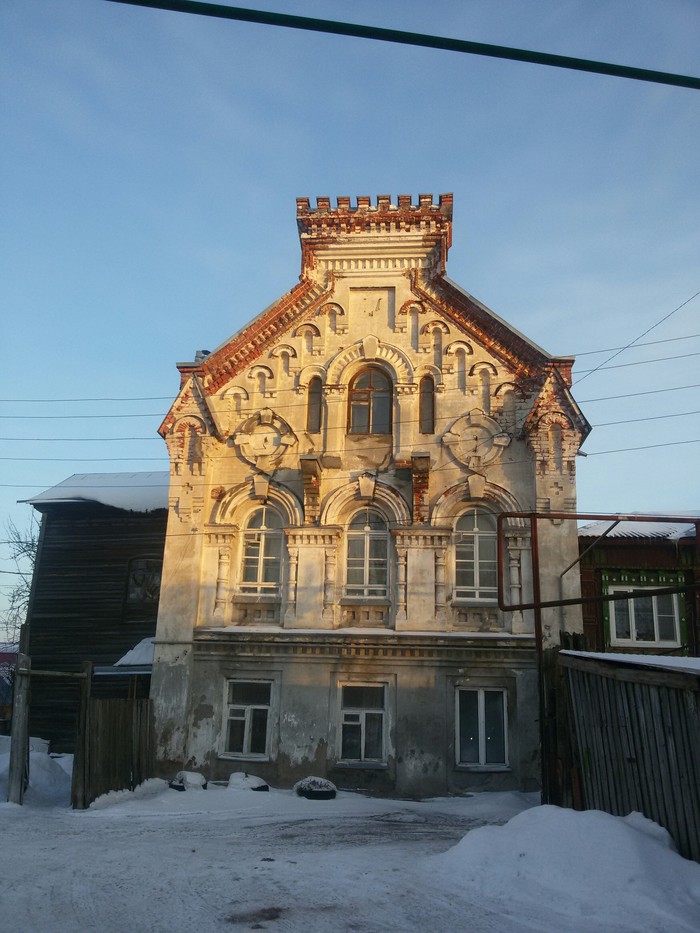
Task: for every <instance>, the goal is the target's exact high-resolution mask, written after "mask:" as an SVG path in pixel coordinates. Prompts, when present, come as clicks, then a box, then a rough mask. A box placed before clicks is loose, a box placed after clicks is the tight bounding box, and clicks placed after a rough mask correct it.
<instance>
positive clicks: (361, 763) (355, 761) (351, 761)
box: [337, 680, 390, 768]
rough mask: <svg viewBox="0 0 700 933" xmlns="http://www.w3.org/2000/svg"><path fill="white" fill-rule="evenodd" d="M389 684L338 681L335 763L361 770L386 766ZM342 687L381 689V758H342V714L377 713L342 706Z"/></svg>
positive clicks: (381, 682) (371, 681)
mask: <svg viewBox="0 0 700 933" xmlns="http://www.w3.org/2000/svg"><path fill="white" fill-rule="evenodd" d="M389 686H390V685H389V683H388V682H387V681H385V680H340V681H338V684H337V691H338V761H337V763H338V764H339V765H341V766H345V767H363V768H385V767H386V766H387V754H388V752H387V749H388V743H387V739H388V731H387V727H388V718H389V711H388V703H389ZM343 687H383V688H384V705H383V707H382V711H381V712H382V757H381V758H343V725H344V714H345V713H346V712H347V713H360V715H361V716H362V714H363V713H367V712H377V711H378V710H367V709H359V708H358V709H355V708H354V707H347V708H346V707H344V706H343ZM364 735H365V728H364V718H363V720H362V726H361V745H362V746H363V747H364V744H365V743H364Z"/></svg>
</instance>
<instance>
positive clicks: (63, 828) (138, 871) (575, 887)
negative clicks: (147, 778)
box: [0, 755, 700, 933]
mask: <svg viewBox="0 0 700 933" xmlns="http://www.w3.org/2000/svg"><path fill="white" fill-rule="evenodd" d="M36 757H37V756H35V755H33V756H32V758H33V759H34V758H36ZM43 759H44V760H43V762H42V764H41V767H39V766H38V764H37V762H34V767H33V772H32V773H33V776H34V777H33V781H34V786H33V787H30V791H29V793H28V795H27V802H26V805H25V806H24V807H18V806H16V805H12V804H0V838H1V839H2V845H1V846H0V929H1V930H3V931H4V930H8V931H9V930H22V931H27V933H76V931H80V933H92V931H101V933H140V931H149V933H150V931H153V933H161V931H162V933H185V931H186V933H215V931H224V930H232V929H234V930H268V931H270V933H287V931H294V933H315V931H319V933H320V931H323V933H328V931H330V933H334V931H348V933H349V931H353V933H383V931H392V933H393V931H414V930H415V931H436V933H442V931H470V933H509V931H513V933H519V931H538V933H567V931H570V933H590V931H596V933H641V931H644V933H646V931H650V933H651V931H658V933H696V931H697V929H698V928H699V927H700V923H698V920H699V919H700V865H697V864H695V863H692V862H688V861H686V860H684V859H681V858H680V856H678V855H677V854H676V853H675V852H673V851H672V849H671V848H670V847H669V840H668V837H667V835H666V833H665V831H664V830H662V829H660V828H659V827H658V826H656V824H654V823H651V822H650V821H649V820H645V819H644V818H643V817H641V816H639V815H634V816H632V817H629V818H626V819H620V818H617V817H611V816H608V815H607V814H603V813H598V812H596V811H592V812H589V813H574V812H573V811H567V810H559V809H557V808H555V807H540V806H537V805H536V804H537V798H536V797H535V796H532V795H527V796H526V795H521V794H479V795H475V796H473V797H460V798H441V799H438V800H432V801H423V802H418V801H405V800H385V799H376V798H374V799H373V798H368V797H364V796H362V795H359V794H351V793H339V794H338V796H337V797H336V799H335V800H330V801H309V800H305V799H303V798H299V797H297V796H295V795H294V794H293V793H292V792H291V791H286V790H275V789H272V790H271V791H270V792H268V793H259V792H253V791H252V790H249V789H241V788H237V789H231V788H225V787H215V786H212V785H210V786H209V788H208V789H207V790H199V789H197V790H192V789H191V790H187V791H186V792H184V793H177V792H175V791H173V790H170V789H169V788H168V787H167V785H165V783H164V782H160V781H153V782H148V784H147V785H146V786H145V787H143V788H140V789H138V791H137V792H136V793H134V794H129V793H126V792H122V793H121V794H116V795H115V794H112V795H108V796H107V797H106V798H101V799H100V800H99V801H96V803H95V804H94V805H93V807H92V808H91V809H90V810H88V811H85V812H73V811H71V810H70V809H69V808H68V806H67V796H66V792H67V783H66V781H67V778H66V776H65V775H64V774H62V773H60V768H59V766H58V764H56V763H55V762H52V761H51V759H49V758H48V756H43ZM41 768H44V770H45V773H44V774H42V773H41ZM0 770H1V769H0ZM0 785H2V774H1V773H0ZM0 790H2V788H1V787H0Z"/></svg>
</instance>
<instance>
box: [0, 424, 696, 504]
mask: <svg viewBox="0 0 700 933" xmlns="http://www.w3.org/2000/svg"><path fill="white" fill-rule="evenodd" d="M684 444H700V437H696V438H691V439H688V440H682V441H666V442H665V443H663V444H644V445H642V446H640V447H617V448H614V449H612V450H595V451H592V452H588V451H586V453H585V454H584V456H586V457H600V456H603V454H618V453H625V452H627V451H635V450H653V449H655V448H659V447H678V446H680V445H684ZM519 463H532V458H528V459H526V460H508V461H506V462H505V463H503V464H502V466H513V465H516V464H519ZM449 468H450V469H451V468H452V466H451V465H449ZM444 469H448V467H447V466H446V467H436V468H435V469H434V470H432V471H431V472H432V473H437V472H439V471H441V470H444ZM157 472H163V473H166V472H167V470H162V471H157ZM57 485H58V484H56V483H0V489H37V488H40V489H48V488H53V487H54V486H57ZM206 485H207V484H206V483H195V484H193V488H205V487H206ZM67 488H69V487H67ZM80 488H81V489H120V490H122V491H124V490H127V489H151V490H154V491H155V490H158V489H161V488H162V489H163V490H164V489H165V487H159V486H154V485H153V484H150V483H142V484H139V483H134V484H133V485H129V486H122V485H118V484H115V483H97V484H95V485H81V487H80ZM49 501H50V500H49Z"/></svg>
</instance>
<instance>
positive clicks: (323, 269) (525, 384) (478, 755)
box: [152, 195, 589, 795]
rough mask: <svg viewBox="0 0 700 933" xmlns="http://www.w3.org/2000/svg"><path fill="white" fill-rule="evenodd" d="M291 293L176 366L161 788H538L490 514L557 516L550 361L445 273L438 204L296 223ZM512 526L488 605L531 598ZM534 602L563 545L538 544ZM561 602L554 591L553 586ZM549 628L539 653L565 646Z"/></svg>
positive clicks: (532, 658) (551, 583)
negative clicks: (197, 781)
mask: <svg viewBox="0 0 700 933" xmlns="http://www.w3.org/2000/svg"><path fill="white" fill-rule="evenodd" d="M297 223H298V228H299V235H300V239H301V250H302V271H301V276H300V281H299V284H297V285H295V286H294V288H292V289H291V291H289V292H288V293H287V294H286V295H284V296H283V297H282V298H280V299H279V300H278V301H277V302H275V303H274V304H273V305H271V306H270V307H269V308H268V309H267V310H265V311H263V312H262V314H260V315H259V316H258V317H257V318H255V319H254V320H253V321H252V322H251V323H250V324H249V325H248V326H247V327H246V328H245V329H244V330H241V331H240V332H239V333H237V334H235V335H234V336H233V337H231V339H229V340H227V341H226V342H225V343H223V344H222V345H221V346H220V347H219V348H218V349H217V350H215V351H214V352H212V353H208V354H205V353H200V354H198V355H197V359H196V360H195V361H194V362H192V363H187V364H180V365H179V367H178V368H179V370H180V374H181V388H180V392H179V395H178V396H177V399H176V400H175V402H174V404H173V406H172V408H171V410H170V412H169V413H168V415H167V417H166V419H165V421H164V422H163V425H162V427H161V434H162V436H163V437H164V439H165V441H166V444H167V446H168V451H169V455H170V461H171V481H170V501H169V521H168V531H167V541H166V549H165V559H164V568H163V580H162V590H161V599H160V608H159V615H158V629H157V642H156V656H155V663H154V671H153V680H152V697H153V699H154V701H155V708H156V717H157V731H158V741H159V756H160V760H161V762H162V764H163V767H164V769H165V768H169V767H171V766H174V765H177V766H178V768H179V767H182V765H183V764H184V763H186V764H187V765H188V766H191V767H196V768H198V769H201V770H204V771H206V773H207V774H208V776H209V777H211V778H216V777H219V778H223V777H226V776H228V774H229V773H231V772H232V771H237V770H246V771H253V772H255V773H257V774H259V775H261V776H262V777H264V778H265V779H266V780H268V781H270V782H271V783H273V784H278V785H282V786H284V785H288V784H290V783H291V782H293V781H294V780H296V779H298V778H299V777H302V776H304V775H307V774H320V775H325V776H327V777H329V778H330V779H331V780H333V781H334V782H335V783H336V784H338V785H340V786H347V787H365V788H370V789H375V790H377V791H391V792H393V793H398V794H414V795H420V794H435V793H444V792H448V791H458V790H461V789H467V788H470V787H479V788H483V789H507V788H525V789H530V788H532V787H534V786H535V785H536V782H537V780H538V777H539V766H538V747H539V746H538V724H537V719H538V699H537V697H538V687H537V645H536V641H535V634H534V623H533V618H532V613H531V612H527V611H526V612H519V611H501V610H499V608H498V606H497V601H496V597H497V563H496V552H497V535H496V516H497V514H498V513H499V512H504V511H508V512H510V511H518V510H533V509H537V510H540V511H541V510H547V509H551V510H552V511H563V510H568V511H573V510H574V509H575V501H576V500H575V456H576V453H577V450H578V448H579V445H580V443H581V441H582V439H583V438H584V437H585V436H586V434H587V432H588V430H589V426H588V424H587V422H586V421H585V419H584V418H583V416H582V415H581V413H580V411H579V409H578V407H577V406H576V404H575V402H574V401H573V399H572V396H571V394H570V391H569V386H570V383H571V367H572V363H573V360H572V359H571V358H554V357H551V356H549V355H548V354H547V353H545V352H544V351H543V350H542V349H540V348H539V347H538V346H536V345H535V344H533V343H532V342H531V341H529V340H528V339H527V338H526V337H524V336H523V335H522V334H520V333H519V332H518V331H516V330H515V329H514V328H512V327H510V326H509V325H508V324H507V323H506V322H505V321H503V320H502V319H501V318H499V317H498V316H497V315H495V314H494V313H493V312H492V311H490V310H489V309H488V308H486V307H485V306H484V305H483V304H481V303H480V302H479V301H477V300H476V299H475V298H473V297H472V296H471V295H469V294H468V293H467V292H465V291H463V290H462V289H461V288H459V287H458V286H456V285H455V284H454V283H452V282H451V281H450V280H449V279H448V278H447V277H446V275H445V264H446V260H447V253H448V249H449V247H450V241H451V229H452V196H451V195H443V196H441V197H440V199H439V203H433V198H432V196H431V195H421V196H420V197H419V199H418V203H417V204H414V203H412V200H411V197H410V196H399V198H398V201H397V203H395V204H394V203H392V202H391V200H390V198H389V197H384V196H380V197H378V198H377V200H376V202H375V203H372V202H371V201H370V198H364V197H360V198H358V199H357V203H356V204H355V205H351V201H350V198H338V200H337V204H336V205H334V206H332V205H331V201H330V199H329V198H318V200H317V205H316V207H312V206H311V205H310V203H309V201H308V199H305V198H301V199H299V200H298V201H297ZM526 527H527V525H526V523H523V522H521V521H520V520H518V519H512V520H510V521H509V522H508V523H507V524H506V528H505V535H504V540H503V542H502V548H503V561H504V563H503V567H504V575H505V576H506V577H507V580H505V581H504V592H505V594H506V600H507V601H508V603H509V604H515V603H518V602H525V601H527V600H528V599H531V598H532V588H531V583H532V580H531V562H530V554H529V548H530V542H529V540H528V536H527V533H526ZM539 552H540V563H541V565H542V566H543V567H544V568H546V569H545V572H544V573H543V576H542V580H541V592H542V599H557V598H559V597H560V595H562V594H563V595H564V596H575V595H577V592H578V584H577V580H576V579H575V576H576V575H573V574H569V575H568V576H566V577H564V578H563V580H564V583H563V584H560V577H559V575H560V573H561V571H562V570H563V569H564V568H565V567H566V566H567V565H568V564H570V563H571V562H572V561H574V560H575V558H576V556H577V553H578V550H577V538H576V526H575V522H572V521H564V522H549V521H545V522H542V523H541V527H540V531H539ZM562 586H563V591H561V590H560V588H561V587H562ZM580 628H581V617H580V610H579V609H578V607H573V608H572V607H569V608H566V609H554V610H547V611H545V612H544V614H543V626H542V631H543V644H544V645H545V646H546V645H556V644H558V641H559V633H560V631H561V630H562V629H567V630H569V631H580Z"/></svg>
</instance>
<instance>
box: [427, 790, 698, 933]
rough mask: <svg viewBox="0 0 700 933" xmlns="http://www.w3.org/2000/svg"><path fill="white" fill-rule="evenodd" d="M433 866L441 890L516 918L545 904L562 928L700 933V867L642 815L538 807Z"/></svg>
mask: <svg viewBox="0 0 700 933" xmlns="http://www.w3.org/2000/svg"><path fill="white" fill-rule="evenodd" d="M428 864H429V867H430V870H431V875H432V876H433V881H434V882H435V883H439V884H443V885H444V884H446V883H447V884H449V885H450V886H457V887H458V888H460V889H462V891H464V892H465V893H470V894H472V895H473V896H478V897H480V898H487V899H488V901H489V903H491V904H494V905H498V906H499V907H500V908H501V909H502V910H503V911H504V912H506V913H510V912H512V913H513V915H515V914H516V913H519V912H520V910H521V909H522V906H523V901H529V902H530V905H531V909H533V910H534V909H536V908H537V905H538V904H541V903H547V904H548V905H549V907H550V909H553V910H556V911H557V912H559V913H561V915H562V918H563V921H562V929H566V928H567V926H566V924H567V923H568V922H569V921H574V920H578V921H579V922H580V921H581V919H582V918H583V917H586V918H587V923H588V925H589V928H590V929H596V930H630V929H635V928H636V929H639V930H642V929H643V930H659V931H661V930H664V929H666V930H667V929H674V930H684V929H688V931H691V930H693V931H694V930H697V920H698V917H700V865H698V864H696V863H695V862H690V861H687V860H686V859H683V858H681V857H680V856H679V855H678V854H677V853H676V852H675V851H674V850H673V847H672V842H671V839H670V836H669V835H668V833H667V832H666V830H664V829H662V828H661V827H660V826H658V825H657V824H656V823H653V822H652V821H651V820H648V819H646V818H645V817H644V816H642V815H641V814H639V813H633V814H630V816H628V817H625V818H621V817H615V816H610V815H609V814H607V813H603V812H601V811H599V810H588V811H585V812H583V813H579V812H576V811H574V810H566V809H561V808H559V807H552V806H541V807H534V808H532V809H529V810H525V811H524V812H522V813H520V814H519V815H518V816H515V817H513V819H511V820H510V821H509V822H508V823H506V824H505V825H504V826H484V827H481V828H479V829H475V830H473V831H472V832H470V833H468V834H467V835H466V836H465V837H464V838H463V839H462V841H461V842H459V843H458V844H457V845H456V846H454V848H452V849H450V850H448V851H447V852H445V853H443V854H442V855H437V856H434V857H432V858H431V859H429V860H428ZM686 923H687V927H686V925H685V924H686ZM576 928H578V927H576Z"/></svg>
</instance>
